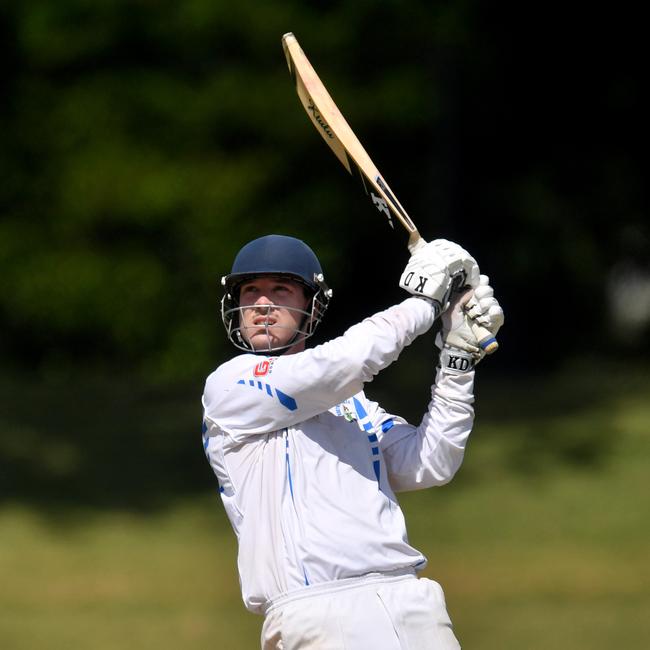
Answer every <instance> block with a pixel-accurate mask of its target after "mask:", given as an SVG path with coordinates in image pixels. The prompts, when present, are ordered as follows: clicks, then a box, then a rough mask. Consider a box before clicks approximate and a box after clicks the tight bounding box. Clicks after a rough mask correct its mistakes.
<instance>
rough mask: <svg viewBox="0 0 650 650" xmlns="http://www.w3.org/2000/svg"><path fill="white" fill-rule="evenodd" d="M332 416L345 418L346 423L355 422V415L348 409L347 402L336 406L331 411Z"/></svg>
mask: <svg viewBox="0 0 650 650" xmlns="http://www.w3.org/2000/svg"><path fill="white" fill-rule="evenodd" d="M332 410H333V411H334V414H335V415H337V416H339V417H343V418H345V419H346V420H347V421H348V422H355V421H356V420H357V414H356V413H355V412H354V411H353V410H352V409H351V408H350V406H349V405H348V401H347V400H346V401H345V402H342V403H341V404H337V405H336V406H335V407H334V408H333V409H332Z"/></svg>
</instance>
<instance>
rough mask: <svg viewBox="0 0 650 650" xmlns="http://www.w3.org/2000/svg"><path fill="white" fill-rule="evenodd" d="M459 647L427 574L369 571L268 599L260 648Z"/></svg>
mask: <svg viewBox="0 0 650 650" xmlns="http://www.w3.org/2000/svg"><path fill="white" fill-rule="evenodd" d="M308 648H309V649H314V650H315V649H316V648H318V650H459V649H460V644H459V643H458V641H457V640H456V637H455V636H454V633H453V631H452V627H451V620H450V619H449V614H448V613H447V606H446V604H445V596H444V593H443V591H442V587H441V586H440V585H439V584H438V583H437V582H434V581H433V580H429V579H428V578H417V577H416V576H415V575H414V574H413V573H408V574H406V575H383V574H369V575H368V576H364V577H361V578H351V579H346V580H338V581H336V582H328V583H325V584H323V585H315V586H313V587H306V588H304V589H301V590H299V591H298V592H293V593H291V594H288V595H287V596H284V597H281V598H279V599H278V600H276V601H274V602H273V604H272V605H271V606H270V607H269V608H268V610H267V611H266V616H265V620H264V625H263V627H262V650H307V649H308Z"/></svg>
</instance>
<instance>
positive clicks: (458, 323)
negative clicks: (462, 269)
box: [436, 275, 504, 374]
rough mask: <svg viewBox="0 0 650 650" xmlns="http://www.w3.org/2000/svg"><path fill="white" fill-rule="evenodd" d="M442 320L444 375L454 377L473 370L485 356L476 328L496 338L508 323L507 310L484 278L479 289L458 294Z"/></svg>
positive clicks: (440, 337) (440, 344)
mask: <svg viewBox="0 0 650 650" xmlns="http://www.w3.org/2000/svg"><path fill="white" fill-rule="evenodd" d="M441 320H442V329H441V331H440V333H439V334H438V337H437V339H436V345H437V346H438V347H439V348H440V367H441V368H442V370H443V372H449V373H453V374H458V373H462V372H467V371H468V370H471V369H472V368H474V366H476V364H477V363H478V362H479V361H480V360H481V359H482V358H483V357H484V356H485V351H484V350H482V349H481V347H480V345H479V340H478V338H477V335H476V325H477V324H479V325H481V326H482V327H483V328H485V329H486V330H488V332H490V334H492V336H494V337H495V338H496V335H497V333H498V331H499V329H500V328H501V326H502V325H503V321H504V315H503V309H501V305H499V303H498V301H497V299H496V298H495V297H494V290H493V289H492V287H491V286H490V278H488V276H487V275H481V276H480V281H479V286H478V287H476V288H475V289H468V290H466V291H464V292H461V293H456V294H454V295H453V296H452V299H451V304H450V306H449V309H448V310H447V311H446V312H445V313H444V314H443V316H442V319H441Z"/></svg>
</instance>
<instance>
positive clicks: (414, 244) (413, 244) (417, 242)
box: [408, 230, 427, 255]
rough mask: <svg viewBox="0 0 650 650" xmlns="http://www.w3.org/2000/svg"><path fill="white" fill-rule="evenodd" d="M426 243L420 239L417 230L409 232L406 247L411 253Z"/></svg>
mask: <svg viewBox="0 0 650 650" xmlns="http://www.w3.org/2000/svg"><path fill="white" fill-rule="evenodd" d="M426 243H427V242H426V241H425V240H424V239H422V237H420V233H419V232H418V231H417V230H414V231H412V232H411V233H409V241H408V247H409V253H411V255H413V254H414V253H417V251H419V250H420V249H421V248H422V246H424V245H425V244H426Z"/></svg>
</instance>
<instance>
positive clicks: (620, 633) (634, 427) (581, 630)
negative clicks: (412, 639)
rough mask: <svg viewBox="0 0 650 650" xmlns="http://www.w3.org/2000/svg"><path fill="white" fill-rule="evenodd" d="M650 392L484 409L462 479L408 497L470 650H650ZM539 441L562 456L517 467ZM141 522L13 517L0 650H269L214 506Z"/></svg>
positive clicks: (207, 498)
mask: <svg viewBox="0 0 650 650" xmlns="http://www.w3.org/2000/svg"><path fill="white" fill-rule="evenodd" d="M649 386H650V384H649V382H648V381H646V380H645V379H644V378H643V377H637V378H636V379H635V380H634V381H632V382H631V384H630V385H629V386H625V387H624V389H623V390H619V391H611V394H609V397H608V399H607V400H606V401H603V400H601V399H597V400H596V399H593V400H592V399H588V400H585V401H584V402H583V403H578V404H576V405H574V406H573V407H572V408H567V409H563V408H552V404H553V399H552V398H551V397H549V395H547V396H546V397H545V398H543V399H546V400H547V403H546V406H544V408H541V409H539V410H538V412H536V414H535V415H534V422H532V423H531V419H530V418H529V417H526V414H525V412H524V411H525V409H524V408H523V407H522V412H521V413H519V414H518V413H515V412H513V411H512V409H510V410H508V408H505V407H504V408H503V409H502V410H499V409H498V408H496V407H495V408H488V409H485V410H486V412H487V413H486V416H485V417H484V418H483V419H481V418H479V419H478V420H477V425H476V430H475V432H474V434H473V438H472V441H471V444H470V446H469V449H468V454H467V457H466V461H465V464H464V466H463V468H462V469H461V471H460V472H459V474H458V475H457V477H456V478H455V479H454V481H452V483H451V484H450V485H448V486H446V487H444V488H442V489H436V490H427V491H423V492H419V493H410V494H404V495H400V501H401V503H402V506H403V508H404V510H405V513H406V518H407V522H408V523H409V533H410V539H411V542H412V543H413V544H414V545H415V546H417V547H418V548H421V549H422V550H423V551H424V552H425V554H426V555H427V557H428V559H429V564H428V567H427V568H426V569H425V571H424V575H426V576H428V577H431V578H433V579H436V580H438V581H439V582H440V583H441V584H442V585H443V587H444V589H445V592H446V595H447V603H448V607H449V610H450V613H451V615H452V619H453V621H454V624H455V627H456V631H457V634H458V636H459V638H460V639H461V641H462V643H463V646H464V647H465V648H480V649H481V650H497V649H499V650H503V649H509V648H525V649H526V650H538V649H539V650H542V649H547V648H554V649H556V650H576V649H582V648H585V649H587V648H588V649H589V650H605V649H607V650H611V648H626V649H631V648H639V649H642V648H646V647H647V643H648V639H650V616H649V615H648V612H650V516H649V515H650V491H649V490H648V489H647V480H648V457H649V456H650V399H648V395H649V394H650V392H649V391H648V388H649ZM632 387H633V388H632ZM488 394H489V395H490V396H493V395H495V394H498V387H495V388H494V390H493V391H492V392H489V393H488ZM540 399H542V397H540ZM549 400H550V401H549ZM549 404H550V405H551V406H548V405H549ZM531 426H534V427H535V430H536V431H539V432H540V435H542V436H546V438H545V439H544V441H542V442H543V444H545V445H546V444H548V445H549V449H542V452H541V454H540V456H539V457H538V458H537V460H535V462H531V463H530V464H526V463H525V462H524V463H520V462H519V461H520V460H521V459H525V455H526V454H527V453H530V452H531V446H530V441H527V442H526V440H527V437H528V436H529V435H530V427H531ZM549 428H553V429H554V433H553V432H551V433H545V431H546V430H547V429H549ZM558 432H559V433H558ZM576 432H577V435H578V437H579V438H580V440H582V438H583V437H585V436H586V437H587V438H588V437H589V436H590V435H593V438H594V440H595V441H598V444H601V445H604V446H602V448H601V451H602V453H601V454H600V456H599V457H598V458H596V459H591V458H589V457H588V458H587V460H584V461H583V459H582V458H576V457H573V456H571V453H569V454H568V455H566V454H564V453H561V454H559V455H558V454H555V453H554V450H553V449H552V448H550V446H551V445H553V444H555V443H557V444H560V442H561V441H560V442H558V441H559V440H560V439H559V437H558V436H559V435H563V436H565V437H566V436H570V435H572V434H573V433H576ZM564 442H565V443H567V447H566V448H565V450H566V449H567V448H568V449H569V450H570V445H569V442H570V441H567V440H565V441H564ZM579 444H582V443H579ZM533 446H534V445H533ZM539 458H542V460H541V461H540V460H539ZM146 512H147V511H142V510H139V511H135V510H134V511H133V512H129V511H125V510H124V509H123V508H118V509H114V510H110V509H103V510H101V511H100V510H93V509H92V508H89V507H88V506H84V507H83V508H82V507H74V506H72V505H70V506H67V507H65V506H63V505H59V506H56V509H54V510H53V509H45V510H44V509H43V508H40V509H38V510H37V509H32V508H30V507H29V506H27V505H25V504H22V505H17V504H13V505H12V504H11V503H8V504H5V506H4V507H3V508H2V510H0V581H1V583H0V584H1V587H0V648H3V649H4V648H7V649H11V650H28V649H29V650H33V649H38V650H55V649H56V650H59V649H61V650H63V649H66V650H67V649H77V648H81V649H84V648H92V649H97V650H104V649H106V650H108V649H109V648H110V649H114V648H120V649H121V650H122V649H123V650H130V649H131V648H133V649H134V650H135V649H136V648H137V649H139V650H140V649H142V648H156V650H167V649H169V650H171V649H180V648H182V649H183V650H192V649H196V650H198V649H206V650H207V649H208V648H224V649H226V650H239V649H242V650H243V649H247V648H256V647H258V638H259V630H260V626H261V622H262V621H261V618H259V617H256V616H254V615H252V614H249V613H247V612H246V611H245V609H244V607H243V604H242V602H241V597H240V592H239V584H238V576H237V570H236V543H235V538H234V535H233V533H232V531H231V529H230V527H229V525H228V523H227V521H226V519H225V517H224V514H223V509H222V507H221V504H220V502H219V499H218V496H217V495H216V493H214V494H212V493H209V494H207V493H206V494H203V495H199V496H194V497H192V496H185V497H183V498H179V500H178V502H177V503H176V504H174V505H171V506H170V507H168V508H166V509H165V508H160V509H153V510H151V511H149V512H148V514H145V513H146ZM263 543H264V540H260V544H263ZM361 650H365V649H361ZM369 650H370V649H369Z"/></svg>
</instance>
